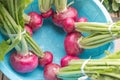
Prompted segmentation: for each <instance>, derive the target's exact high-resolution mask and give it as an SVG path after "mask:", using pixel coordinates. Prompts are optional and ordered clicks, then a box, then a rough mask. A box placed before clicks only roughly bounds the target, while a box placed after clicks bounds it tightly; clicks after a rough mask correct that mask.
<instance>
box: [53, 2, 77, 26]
mask: <svg viewBox="0 0 120 80" xmlns="http://www.w3.org/2000/svg"><path fill="white" fill-rule="evenodd" d="M54 5H55V8H56V12H55V13H54V14H53V16H52V21H53V22H54V24H55V25H57V26H59V27H63V21H64V20H65V19H66V18H71V19H73V20H74V21H76V20H77V18H78V12H77V10H76V9H75V8H73V7H67V0H54Z"/></svg>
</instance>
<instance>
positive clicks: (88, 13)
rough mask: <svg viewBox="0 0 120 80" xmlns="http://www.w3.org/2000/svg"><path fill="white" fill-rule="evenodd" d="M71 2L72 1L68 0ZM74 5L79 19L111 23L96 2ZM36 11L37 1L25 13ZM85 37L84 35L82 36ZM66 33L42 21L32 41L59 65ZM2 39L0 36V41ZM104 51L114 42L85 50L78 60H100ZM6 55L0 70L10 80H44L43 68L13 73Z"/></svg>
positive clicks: (81, 0)
mask: <svg viewBox="0 0 120 80" xmlns="http://www.w3.org/2000/svg"><path fill="white" fill-rule="evenodd" d="M69 1H72V0H69ZM74 1H75V3H74V4H73V5H71V6H73V7H75V8H76V9H77V10H78V13H79V17H87V18H88V20H89V21H90V22H112V20H111V17H110V16H109V14H108V12H107V11H106V9H105V8H104V7H103V5H102V4H101V3H100V2H99V1H98V0H74ZM31 11H36V12H38V13H40V11H39V8H38V2H37V0H34V2H33V3H32V4H31V5H30V6H29V7H28V8H27V9H26V11H25V12H26V13H28V12H31ZM84 35H86V34H84ZM65 36H66V33H65V32H64V31H63V30H62V29H61V28H59V27H57V26H55V25H54V24H53V23H52V21H51V19H46V20H44V23H43V26H42V28H41V29H39V30H37V31H36V32H35V33H34V35H33V39H34V40H35V41H36V43H37V44H38V45H39V46H40V47H41V48H42V49H43V50H44V51H46V50H47V51H51V52H52V53H53V55H54V63H58V64H59V63H60V59H61V58H62V57H63V56H65V50H64V38H65ZM2 40H3V38H2V36H1V35H0V41H2ZM104 50H108V51H110V52H113V51H114V42H111V43H108V44H106V45H104V46H101V47H98V48H95V49H88V50H85V51H84V52H83V53H82V54H81V55H80V56H79V57H80V58H89V56H92V58H101V57H103V56H105V55H104ZM9 55H10V53H8V54H7V55H6V56H5V60H4V61H3V62H0V70H1V71H2V72H3V73H4V74H5V75H6V76H7V77H8V78H9V79H10V80H44V78H43V68H41V67H40V66H38V67H37V68H36V69H35V70H34V71H33V72H31V73H27V74H20V73H17V72H15V71H14V70H13V69H12V67H11V66H10V64H9Z"/></svg>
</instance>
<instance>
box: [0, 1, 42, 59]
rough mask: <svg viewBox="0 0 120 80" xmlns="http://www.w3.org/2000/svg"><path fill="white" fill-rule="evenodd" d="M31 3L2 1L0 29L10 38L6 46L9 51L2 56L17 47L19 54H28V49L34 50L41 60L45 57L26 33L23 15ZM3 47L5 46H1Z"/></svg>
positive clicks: (0, 5)
mask: <svg viewBox="0 0 120 80" xmlns="http://www.w3.org/2000/svg"><path fill="white" fill-rule="evenodd" d="M31 2H32V0H27V1H26V0H20V1H19V0H1V1H0V8H1V9H0V24H1V26H0V28H1V30H2V33H3V34H4V35H7V36H8V40H7V41H6V46H7V47H8V49H6V51H3V52H2V53H1V54H0V55H5V54H6V53H8V52H9V51H10V50H11V49H13V48H14V47H15V49H16V50H17V52H20V53H27V52H28V49H32V51H33V52H34V53H35V54H36V55H37V56H39V57H41V58H42V57H43V56H44V55H43V51H42V50H41V49H40V47H39V46H38V45H37V44H36V42H35V41H34V40H33V39H32V37H30V35H29V34H28V33H27V32H24V19H23V14H24V10H25V8H26V7H27V6H28V5H29V4H30V3H31ZM18 11H19V12H18ZM8 41H9V43H8ZM13 44H14V45H13ZM2 45H3V44H1V45H0V46H2ZM11 45H12V46H11Z"/></svg>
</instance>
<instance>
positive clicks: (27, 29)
mask: <svg viewBox="0 0 120 80" xmlns="http://www.w3.org/2000/svg"><path fill="white" fill-rule="evenodd" d="M25 29H26V31H27V32H28V33H29V34H30V36H32V35H33V32H32V29H31V27H30V26H29V25H25Z"/></svg>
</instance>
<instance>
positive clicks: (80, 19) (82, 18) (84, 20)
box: [77, 17, 88, 22]
mask: <svg viewBox="0 0 120 80" xmlns="http://www.w3.org/2000/svg"><path fill="white" fill-rule="evenodd" d="M87 21H88V20H87V18H86V17H81V18H78V20H77V22H87Z"/></svg>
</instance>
